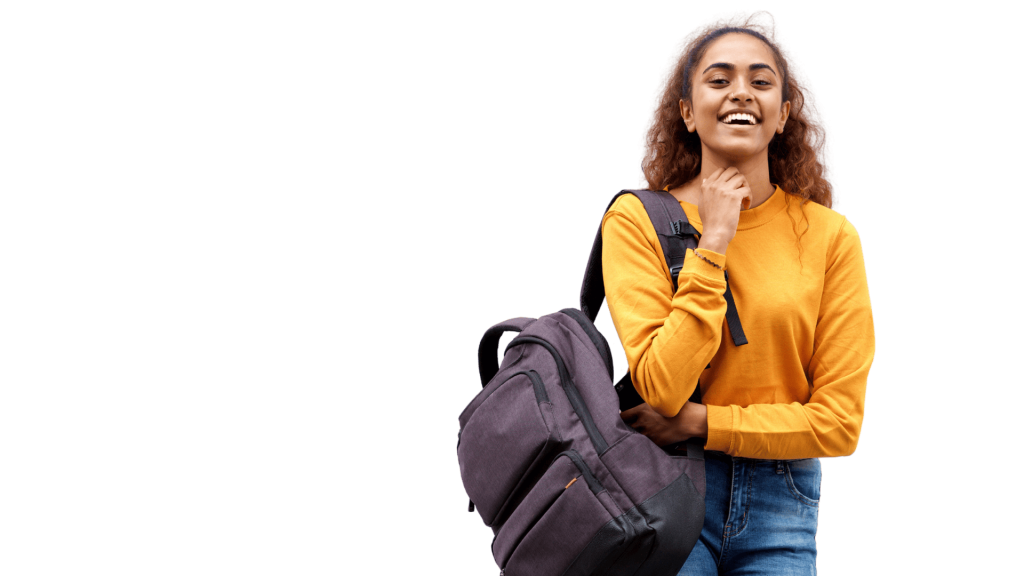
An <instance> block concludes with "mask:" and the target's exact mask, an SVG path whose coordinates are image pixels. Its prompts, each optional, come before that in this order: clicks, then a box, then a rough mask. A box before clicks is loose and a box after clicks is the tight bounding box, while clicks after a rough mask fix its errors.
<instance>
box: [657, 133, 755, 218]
mask: <svg viewBox="0 0 1024 576" xmlns="http://www.w3.org/2000/svg"><path fill="white" fill-rule="evenodd" d="M719 168H735V169H737V170H739V172H740V174H743V177H744V178H746V179H747V184H749V185H750V193H751V196H752V198H751V202H750V207H749V208H756V207H758V206H760V205H761V204H764V203H765V202H766V201H767V200H768V199H769V198H771V196H772V194H774V193H775V187H774V186H772V183H771V181H770V179H769V178H768V150H767V149H765V150H763V151H762V152H761V153H760V154H757V155H756V156H753V157H749V158H742V159H737V158H728V157H725V156H721V155H719V154H716V153H714V152H712V151H711V150H708V148H707V147H706V146H704V145H703V144H701V162H700V174H698V175H697V177H696V178H694V179H693V180H690V181H689V182H687V183H686V184H683V185H682V186H680V187H679V188H676V189H674V190H670V192H672V193H673V194H674V195H675V196H676V197H677V198H679V199H680V200H683V201H686V202H690V203H691V204H698V205H699V202H698V201H697V200H698V199H699V198H700V185H701V182H703V181H704V179H705V178H710V177H711V175H712V174H714V173H715V171H716V170H718V169H719ZM749 208H748V209H749Z"/></svg>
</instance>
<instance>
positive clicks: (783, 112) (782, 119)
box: [775, 101, 789, 134]
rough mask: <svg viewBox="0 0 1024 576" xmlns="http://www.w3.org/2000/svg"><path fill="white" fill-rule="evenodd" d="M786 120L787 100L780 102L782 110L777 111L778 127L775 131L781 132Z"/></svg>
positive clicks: (787, 115)
mask: <svg viewBox="0 0 1024 576" xmlns="http://www.w3.org/2000/svg"><path fill="white" fill-rule="evenodd" d="M786 120H789V102H788V101H787V102H783V103H782V110H781V111H780V113H779V127H778V128H776V129H775V131H776V132H777V133H779V134H782V129H783V128H785V127H786Z"/></svg>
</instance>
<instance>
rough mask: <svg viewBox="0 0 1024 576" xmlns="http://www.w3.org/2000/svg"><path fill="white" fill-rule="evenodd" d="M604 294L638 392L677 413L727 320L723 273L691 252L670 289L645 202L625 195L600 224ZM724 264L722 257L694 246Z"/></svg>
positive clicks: (664, 412)
mask: <svg viewBox="0 0 1024 576" xmlns="http://www.w3.org/2000/svg"><path fill="white" fill-rule="evenodd" d="M602 236H603V242H604V251H603V255H602V266H603V269H604V283H605V293H606V296H607V299H608V309H609V311H610V312H611V316H612V321H613V322H614V323H615V329H616V331H617V332H618V334H619V339H620V340H621V341H622V345H623V347H624V348H625V351H626V358H627V360H628V361H629V371H630V374H631V375H632V378H633V383H634V385H635V386H636V389H637V392H639V394H640V396H641V397H642V398H643V399H644V400H645V401H646V402H647V403H648V404H649V405H650V406H651V407H652V408H653V409H654V410H655V411H657V412H658V413H659V414H661V415H663V416H675V415H676V414H677V413H678V412H679V411H680V409H681V408H682V406H683V404H684V402H686V400H687V399H688V398H689V397H690V395H691V394H692V393H693V390H694V388H695V387H696V385H697V379H698V377H699V376H700V374H701V372H702V371H703V370H704V368H705V366H707V364H708V362H709V361H710V360H711V358H712V357H713V356H714V355H715V352H716V351H717V350H718V345H719V343H720V342H721V339H722V325H723V320H724V318H725V298H724V297H723V294H724V292H725V276H724V274H723V272H722V270H721V269H718V268H716V267H715V266H713V265H711V264H709V263H708V262H706V261H704V260H702V259H700V258H696V257H693V254H692V253H691V254H689V255H688V257H687V258H686V260H685V261H684V265H683V269H682V270H681V271H680V272H679V276H678V284H679V287H678V289H677V290H676V291H675V292H674V293H673V292H672V284H671V283H670V282H669V280H668V267H667V265H666V264H665V258H664V255H663V254H662V252H661V244H660V242H659V241H658V238H657V235H656V234H655V232H654V228H653V226H652V225H651V223H650V220H649V219H648V218H647V215H646V212H645V211H644V208H643V204H642V203H641V202H640V200H639V199H637V198H636V197H634V196H631V195H623V196H622V197H621V198H619V200H617V201H616V203H615V205H613V206H612V208H611V209H610V210H609V211H608V213H607V214H606V215H605V218H604V222H603V224H602ZM700 253H701V255H702V256H704V257H705V258H707V259H708V260H711V261H712V262H714V263H715V264H718V265H719V266H722V267H724V266H725V256H724V255H722V254H718V253H715V252H711V251H708V250H700Z"/></svg>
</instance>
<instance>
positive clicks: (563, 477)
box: [491, 450, 628, 576]
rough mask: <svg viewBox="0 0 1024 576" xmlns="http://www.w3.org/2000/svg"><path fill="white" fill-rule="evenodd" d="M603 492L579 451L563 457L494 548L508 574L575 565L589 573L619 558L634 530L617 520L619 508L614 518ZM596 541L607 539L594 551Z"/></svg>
mask: <svg viewBox="0 0 1024 576" xmlns="http://www.w3.org/2000/svg"><path fill="white" fill-rule="evenodd" d="M602 492H605V489H604V487H603V486H602V485H601V484H600V482H599V481H598V480H597V478H595V477H594V475H593V474H592V473H591V471H590V469H589V468H588V467H587V465H586V463H585V462H584V461H583V459H582V458H581V457H580V455H579V454H578V453H577V452H576V451H575V450H569V451H567V452H563V453H561V454H559V455H558V457H557V458H555V460H554V462H552V464H551V466H550V467H548V469H547V471H546V472H545V473H544V475H543V477H541V479H540V480H539V481H538V482H537V484H536V486H535V487H534V488H533V490H531V491H530V494H529V495H528V496H527V497H526V498H525V499H524V500H523V501H522V502H521V503H520V504H519V506H517V507H516V509H515V511H514V512H513V513H512V515H511V516H509V518H508V521H507V522H505V524H504V525H502V527H501V529H500V530H499V531H498V534H497V535H496V537H495V539H494V542H493V543H492V544H491V551H492V552H493V554H494V560H495V561H496V562H497V563H498V566H501V567H502V571H503V574H505V575H506V576H516V575H524V576H526V575H529V576H544V575H546V574H552V575H560V574H564V573H566V571H567V570H568V569H569V568H570V567H572V568H573V569H574V570H573V571H574V572H575V571H577V570H580V571H581V572H580V573H582V574H589V573H591V571H592V570H593V569H595V568H597V566H599V565H601V564H602V563H603V562H605V561H606V560H608V559H614V557H616V556H617V555H618V552H620V551H621V549H622V546H623V545H625V544H626V537H627V532H628V528H625V527H624V526H621V525H620V523H619V521H618V520H616V517H618V516H619V514H620V513H619V512H618V510H615V516H613V514H612V512H609V509H608V507H607V506H606V504H605V503H602V501H601V500H600V497H599V496H598V495H599V494H601V493H602ZM606 498H607V496H606ZM609 503H610V500H609ZM611 506H614V504H611ZM599 534H600V537H598V535H599ZM595 539H600V540H601V542H600V546H596V547H593V548H591V547H589V546H588V545H589V544H591V543H592V541H594V540H595ZM586 552H598V554H599V556H595V555H594V554H593V553H590V554H588V553H586ZM582 564H587V566H583V565H582Z"/></svg>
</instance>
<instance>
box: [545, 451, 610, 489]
mask: <svg viewBox="0 0 1024 576" xmlns="http://www.w3.org/2000/svg"><path fill="white" fill-rule="evenodd" d="M559 456H568V457H569V459H570V460H572V463H573V464H575V465H576V468H577V469H579V471H580V473H581V474H583V479H584V480H586V481H587V486H590V491H591V492H593V493H594V494H600V493H601V492H604V486H603V485H601V482H600V481H599V480H598V479H597V476H594V473H593V472H591V471H590V466H587V463H586V462H585V461H584V460H583V456H581V455H580V453H579V452H577V451H575V450H572V449H570V450H566V451H565V452H561V453H559V454H558V456H555V459H556V460H557V459H558V457H559ZM552 462H553V461H552Z"/></svg>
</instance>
